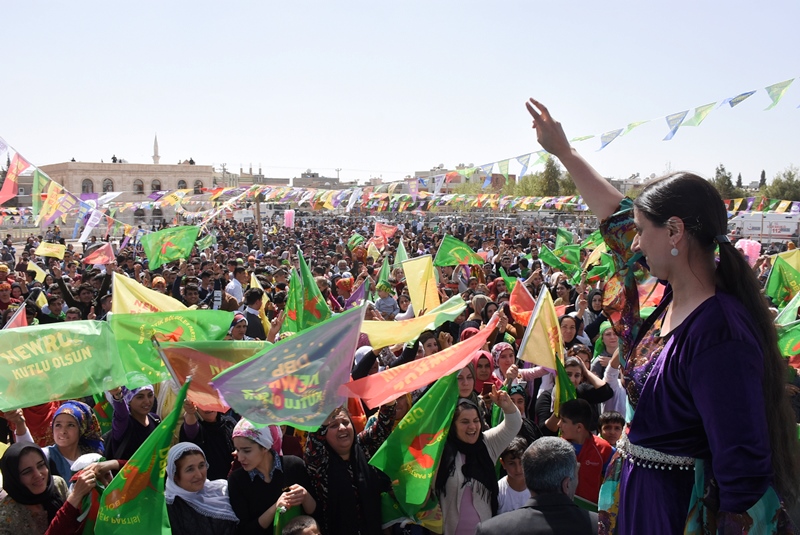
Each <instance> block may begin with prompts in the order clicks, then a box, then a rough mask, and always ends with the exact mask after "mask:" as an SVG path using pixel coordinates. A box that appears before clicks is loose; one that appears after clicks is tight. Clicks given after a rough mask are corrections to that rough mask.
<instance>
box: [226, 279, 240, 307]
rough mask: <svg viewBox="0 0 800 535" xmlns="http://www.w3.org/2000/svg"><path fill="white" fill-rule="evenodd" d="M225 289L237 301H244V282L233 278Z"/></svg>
mask: <svg viewBox="0 0 800 535" xmlns="http://www.w3.org/2000/svg"><path fill="white" fill-rule="evenodd" d="M225 291H226V292H227V293H228V295H230V296H231V297H233V298H234V299H236V302H237V303H241V302H242V301H244V290H243V289H242V283H241V282H239V281H238V280H236V279H233V280H232V281H231V282H229V283H228V285H227V286H225Z"/></svg>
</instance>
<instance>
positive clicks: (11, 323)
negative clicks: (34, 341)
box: [3, 305, 28, 329]
mask: <svg viewBox="0 0 800 535" xmlns="http://www.w3.org/2000/svg"><path fill="white" fill-rule="evenodd" d="M27 326H28V317H27V316H26V315H25V305H20V306H19V308H18V309H17V311H16V312H14V314H12V316H11V317H10V318H8V321H7V322H6V324H5V325H3V329H16V328H17V327H27Z"/></svg>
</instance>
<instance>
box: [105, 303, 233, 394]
mask: <svg viewBox="0 0 800 535" xmlns="http://www.w3.org/2000/svg"><path fill="white" fill-rule="evenodd" d="M232 319H233V313H231V312H224V311H222V310H181V311H178V312H151V313H147V314H112V315H111V330H112V331H113V332H114V336H115V337H116V339H117V347H118V348H119V356H120V359H121V360H122V365H123V367H124V368H125V373H126V380H125V383H124V384H125V386H127V387H128V388H137V387H140V386H144V385H149V384H154V383H158V382H160V381H164V380H166V379H169V378H170V376H169V373H168V371H167V368H166V366H165V365H164V362H163V361H162V360H161V357H159V355H158V351H157V350H156V348H155V347H153V341H152V338H153V337H155V338H156V340H158V341H159V342H196V341H202V340H222V339H223V338H225V335H226V334H228V329H229V328H230V325H231V320H232Z"/></svg>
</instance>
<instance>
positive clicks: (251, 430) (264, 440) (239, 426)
mask: <svg viewBox="0 0 800 535" xmlns="http://www.w3.org/2000/svg"><path fill="white" fill-rule="evenodd" d="M236 437H242V438H249V439H250V440H252V441H253V442H255V443H256V444H258V445H260V446H263V447H264V448H266V449H268V450H269V449H272V444H273V443H274V442H275V441H274V440H273V438H272V433H271V431H270V429H269V427H262V428H260V429H257V428H256V426H254V425H253V424H252V423H251V422H250V420H248V419H246V418H242V419H241V420H239V421H238V422H237V423H236V427H234V428H233V435H231V439H234V438H236Z"/></svg>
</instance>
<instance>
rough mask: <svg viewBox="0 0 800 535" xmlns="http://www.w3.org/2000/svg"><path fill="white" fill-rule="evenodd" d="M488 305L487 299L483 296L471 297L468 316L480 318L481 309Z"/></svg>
mask: <svg viewBox="0 0 800 535" xmlns="http://www.w3.org/2000/svg"><path fill="white" fill-rule="evenodd" d="M487 303H489V297H487V296H485V295H483V294H476V295H473V296H472V302H471V304H472V310H473V312H472V314H471V315H470V316H477V317H481V313H482V312H483V307H485V306H486V304H487Z"/></svg>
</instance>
